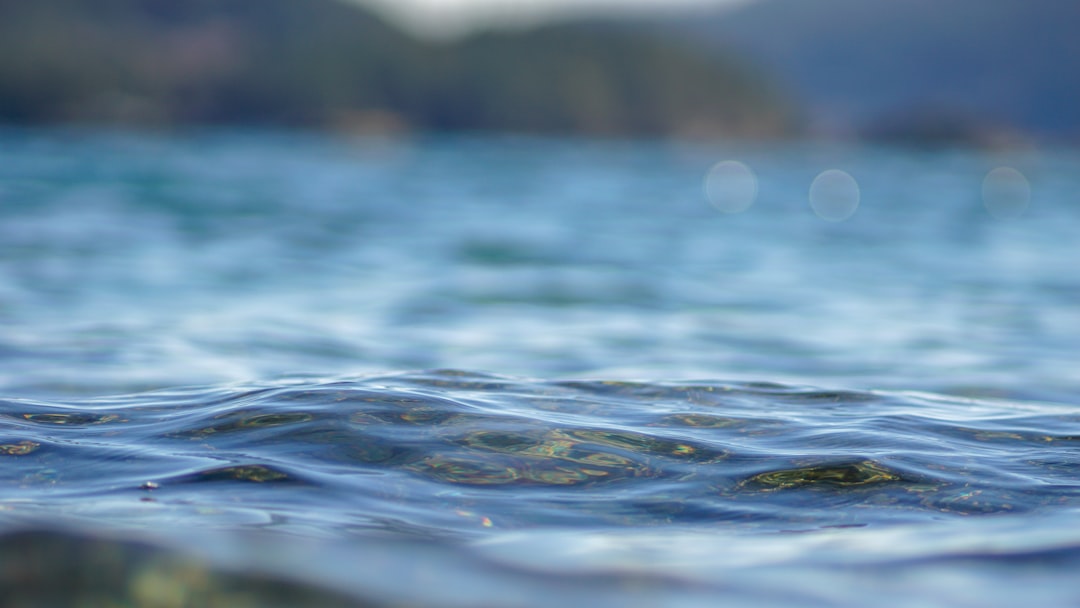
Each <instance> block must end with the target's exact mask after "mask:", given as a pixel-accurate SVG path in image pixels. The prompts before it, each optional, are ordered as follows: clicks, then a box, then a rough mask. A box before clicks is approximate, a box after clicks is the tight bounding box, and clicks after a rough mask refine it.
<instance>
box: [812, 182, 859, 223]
mask: <svg viewBox="0 0 1080 608" xmlns="http://www.w3.org/2000/svg"><path fill="white" fill-rule="evenodd" d="M810 208H811V209H813V210H814V213H815V214H817V216H818V217H820V218H821V219H823V220H827V221H830V222H842V221H844V220H846V219H848V218H849V217H851V216H852V215H853V214H854V213H855V210H856V209H858V208H859V183H858V182H856V181H855V178H854V177H852V176H851V175H850V174H848V173H846V172H844V171H841V170H839V169H829V170H828V171H823V172H821V173H820V174H819V175H818V176H817V177H815V178H814V182H813V183H812V184H810Z"/></svg>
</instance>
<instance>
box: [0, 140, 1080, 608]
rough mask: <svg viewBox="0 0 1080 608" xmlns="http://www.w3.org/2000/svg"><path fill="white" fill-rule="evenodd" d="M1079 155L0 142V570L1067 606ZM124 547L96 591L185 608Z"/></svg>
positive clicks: (456, 591) (1075, 558) (401, 593)
mask: <svg viewBox="0 0 1080 608" xmlns="http://www.w3.org/2000/svg"><path fill="white" fill-rule="evenodd" d="M731 160H734V161H738V162H739V163H741V164H740V165H737V167H738V168H739V169H738V171H744V172H743V173H738V171H736V173H734V174H732V175H734V176H735V177H733V178H731V179H736V180H739V179H741V180H743V181H741V182H738V183H735V184H734V185H732V184H726V185H725V184H720V186H717V184H716V182H715V181H712V180H710V179H708V178H707V176H708V175H710V169H711V168H712V167H714V166H715V165H716V163H718V162H720V161H731ZM724 166H725V167H727V168H729V169H730V168H731V167H735V166H736V165H733V164H731V163H728V164H727V165H724ZM1078 168H1080V154H1078V153H1076V152H1075V151H1072V150H1055V149H1044V150H1013V151H1009V152H1001V151H965V150H914V149H899V148H896V149H891V148H873V147H862V146H855V145H839V144H834V145H823V144H813V145H811V144H792V143H784V144H780V143H772V144H763V143H726V144H715V145H707V144H702V143H676V142H634V141H597V140H577V139H534V138H510V137H503V138H495V137H486V138H485V137H465V136H440V137H434V136H432V137H415V138H410V139H402V140H364V139H362V140H349V139H340V138H331V137H324V136H316V135H310V134H296V133H281V132H222V131H217V132H199V133H189V134H170V135H165V134H157V135H153V134H131V133H121V132H86V131H58V130H52V131H32V130H7V131H2V132H0V363H2V365H0V460H2V461H3V463H4V465H5V467H4V475H3V479H4V483H3V485H2V486H0V524H2V525H3V526H4V530H7V531H8V536H6V537H4V536H0V559H3V555H4V550H5V545H6V547H7V548H8V549H10V550H12V551H13V550H14V549H13V548H14V547H19V550H20V551H23V550H24V549H22V547H23V546H24V545H22V544H19V543H21V542H23V540H20V539H25V538H26V537H23V536H18V535H19V534H20V533H23V534H25V530H28V529H33V530H37V531H38V532H35V534H41V536H30V537H29V538H30V541H29V542H30V545H29V546H34V547H45V546H48V547H52V546H54V545H53V544H51V543H54V542H61V545H62V546H64V547H68V554H69V555H76V553H75V552H74V551H75V549H72V547H80V546H82V545H80V544H79V543H80V542H101V543H108V542H113V543H116V545H110V546H115V547H120V548H123V547H128V546H129V545H125V544H124V543H125V542H128V541H129V540H131V539H133V538H134V539H137V540H138V542H141V543H150V544H151V545H152V546H153V547H155V548H156V550H161V551H164V552H166V553H167V554H169V555H173V554H176V555H190V556H194V557H195V558H198V559H199V560H202V561H203V562H204V563H205V564H209V565H208V566H206V567H208V568H211V569H213V571H214V572H217V573H219V574H220V575H221V576H226V577H228V576H242V575H251V574H257V575H259V576H268V577H271V578H272V579H274V580H278V579H280V580H288V581H292V582H296V583H298V584H301V585H305V586H307V587H308V588H311V589H315V590H317V591H320V590H321V591H325V592H327V593H331V592H332V593H336V594H343V597H345V598H346V602H361V601H370V602H374V603H375V604H376V605H399V604H402V603H410V602H412V603H414V604H420V605H431V606H476V605H490V606H546V605H550V604H555V603H560V602H561V603H564V604H568V605H598V606H603V605H611V606H616V605H618V606H625V605H641V606H654V605H672V606H683V605H685V606H706V605H716V604H717V602H727V603H728V604H729V605H754V606H770V605H777V606H862V605H867V604H869V603H871V602H872V603H874V604H875V605H884V606H927V605H940V606H965V605H970V606H988V605H989V606H992V605H1000V606H1011V605H1018V604H1021V603H1025V604H1026V603H1029V602H1030V603H1035V602H1041V603H1043V604H1046V605H1075V604H1076V603H1078V602H1080V583H1078V582H1076V580H1075V571H1076V567H1077V566H1078V565H1080V531H1078V530H1080V525H1078V524H1080V512H1078V510H1077V509H1078V507H1080V481H1078V473H1080V456H1078V455H1077V452H1076V442H1077V441H1078V440H1080V439H1078V438H1080V374H1078V373H1077V371H1076V370H1077V369H1080V306H1077V304H1078V303H1080V272H1078V271H1077V270H1076V268H1077V259H1078V258H1080V248H1078V245H1077V241H1076V234H1077V229H1078V228H1080V201H1078V200H1077V197H1078V195H1077V194H1076V193H1077V192H1080V171H1078V170H1077V169H1078ZM830 170H839V171H843V172H844V175H845V176H846V177H843V178H842V179H840V178H837V179H838V180H839V181H836V180H834V181H833V182H832V183H831V185H830V184H829V183H827V182H828V180H829V179H832V178H835V177H836V175H837V174H836V173H833V174H826V175H824V176H822V177H821V180H819V181H817V182H815V178H817V177H818V176H820V175H821V174H822V173H823V172H826V171H830ZM745 171H749V172H745ZM711 174H712V175H713V176H714V178H713V179H715V175H716V172H715V171H714V172H713V173H711ZM749 175H753V176H754V178H753V180H750V181H747V180H748V179H749V178H748V177H747V176H749ZM830 175H831V177H830ZM730 177H731V175H729V178H730ZM822 180H823V181H822ZM747 184H749V185H750V186H752V187H748V186H747ZM812 184H815V185H813V186H812ZM821 184H825V185H824V186H820V185H821ZM819 186H820V187H819ZM830 188H832V189H831V190H830ZM718 193H719V194H718ZM747 193H749V195H748V196H749V198H748V199H747V200H746V201H743V203H746V202H747V201H749V204H748V205H749V206H746V205H744V204H740V205H733V204H731V201H730V200H729V201H725V200H723V197H724V196H727V195H731V196H735V195H746V194H747ZM710 199H711V200H710ZM736 207H740V208H741V207H746V208H745V209H742V210H741V212H737V213H736V212H734V211H738V209H736ZM822 216H824V218H827V219H823V217H822ZM841 216H843V217H841ZM830 220H832V221H830ZM101 535H104V538H101ZM85 537H90V538H95V539H98V540H96V541H81V540H79V539H82V538H85ZM5 538H6V539H7V540H6V541H5ZM57 538H59V539H60V540H59V541H57ZM63 543H68V544H66V545H65V544H63ZM94 546H97V545H94ZM117 550H119V549H117ZM99 554H101V552H100V551H99V552H97V553H94V552H91V554H90V555H91V558H88V561H89V562H90V563H84V562H85V561H87V560H83V561H80V562H79V563H78V564H76V565H75V566H72V567H76V568H78V567H82V568H85V569H86V570H87V571H91V572H93V571H94V566H93V563H92V562H93V561H94V559H95V558H93V556H94V555H99ZM109 555H112V553H109ZM101 559H105V558H101ZM144 561H145V560H144ZM49 563H51V562H49ZM134 563H135V564H136V565H129V566H125V568H126V569H124V570H123V574H124V577H126V578H124V579H123V580H125V581H127V582H126V583H120V584H118V586H117V587H116V588H109V593H110V594H112V595H111V596H110V597H111V599H110V600H109V601H110V602H113V604H116V603H118V602H119V603H122V601H121V600H123V598H127V599H126V600H124V601H131V602H132V603H133V604H135V605H139V604H141V605H148V604H150V603H152V602H149V600H148V599H147V596H145V594H146V593H149V591H147V589H154V590H158V591H155V593H156V592H159V591H160V590H161V589H172V590H173V591H172V593H174V594H180V596H174V597H172V598H171V600H170V601H172V602H173V603H166V604H157V605H184V601H181V600H183V598H185V597H186V598H187V600H185V601H187V603H188V604H190V605H196V604H199V603H202V604H204V605H206V602H203V601H196V600H194V599H192V598H193V597H196V596H183V592H181V591H176V589H178V588H188V589H189V590H188V593H195V591H191V589H190V588H193V587H198V585H197V584H196V583H193V582H192V579H191V578H190V577H188V578H183V577H182V576H181V577H179V578H178V579H177V580H180V581H182V584H181V585H180V587H177V585H176V584H173V585H172V586H170V585H169V584H166V583H159V582H155V583H154V584H153V585H147V584H144V583H145V581H146V580H153V581H158V579H157V578H151V579H148V578H147V577H148V576H150V575H148V574H147V573H146V572H145V571H144V570H145V568H144V566H142V565H140V564H141V563H142V562H141V561H138V560H136V562H134ZM140 568H143V569H140ZM45 570H46V572H45V574H41V575H40V576H39V578H40V577H41V576H45V575H46V574H48V572H47V570H48V568H45ZM153 574H154V576H164V575H161V574H160V573H156V571H155V573H153ZM12 576H13V575H4V576H0V584H2V585H5V587H4V589H5V590H6V591H8V592H11V591H12V590H13V589H22V590H23V592H26V593H29V592H28V591H26V590H27V589H30V590H35V589H38V587H35V586H33V585H29V586H28V584H27V583H26V580H27V579H19V578H18V577H15V578H12ZM177 576H178V575H177ZM78 580H82V579H78ZM199 580H203V579H199ZM174 583H175V581H174ZM41 588H42V589H45V588H47V585H46V586H43V587H41ZM80 589H82V591H83V592H87V593H89V592H88V591H86V589H85V588H80ZM76 591H78V590H75V591H72V593H75V592H76ZM140 594H143V595H140ZM176 597H181V600H177V599H176ZM199 597H201V596H199ZM118 598H119V599H118ZM39 599H40V598H39ZM159 599H160V598H159ZM204 599H205V598H204ZM57 602H58V603H57V605H62V604H63V601H60V600H57ZM326 602H329V600H326ZM326 602H324V603H323V604H319V603H318V602H315V601H310V602H307V603H308V604H309V605H331V603H326ZM26 605H40V604H35V603H33V601H32V600H31V601H30V603H28V604H26Z"/></svg>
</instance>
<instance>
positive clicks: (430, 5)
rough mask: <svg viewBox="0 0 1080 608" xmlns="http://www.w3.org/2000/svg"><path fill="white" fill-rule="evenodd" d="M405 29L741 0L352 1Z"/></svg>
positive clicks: (459, 28) (439, 30) (436, 32)
mask: <svg viewBox="0 0 1080 608" xmlns="http://www.w3.org/2000/svg"><path fill="white" fill-rule="evenodd" d="M353 1H354V2H359V3H361V4H366V5H368V6H370V7H372V8H374V9H376V10H378V11H379V12H381V13H382V14H384V15H386V16H387V17H388V18H390V19H392V20H394V21H396V22H398V23H400V24H401V25H403V26H405V27H406V28H408V29H410V30H412V31H414V32H417V33H419V34H422V35H426V36H432V37H437V38H446V37H451V38H452V37H454V36H460V35H462V34H465V33H468V32H469V31H472V30H475V29H478V28H485V27H492V26H495V27H498V26H515V25H530V24H534V23H539V22H543V21H545V20H549V19H558V18H564V17H571V16H575V15H579V16H580V15H616V16H617V15H629V14H634V13H643V12H644V13H647V12H649V11H653V12H657V11H664V10H667V11H671V10H678V9H686V8H694V7H702V6H725V5H734V4H738V3H741V2H745V1H747V0H353Z"/></svg>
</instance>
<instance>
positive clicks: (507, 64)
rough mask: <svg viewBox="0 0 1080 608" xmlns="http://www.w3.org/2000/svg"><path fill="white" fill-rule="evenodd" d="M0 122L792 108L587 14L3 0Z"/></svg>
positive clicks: (717, 114)
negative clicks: (470, 25) (383, 14)
mask: <svg viewBox="0 0 1080 608" xmlns="http://www.w3.org/2000/svg"><path fill="white" fill-rule="evenodd" d="M0 121H3V122H8V123H23V124H25V123H54V122H76V123H121V124H137V125H173V124H191V123H194V124H258V125H284V126H304V127H331V128H338V129H349V130H360V131H387V130H400V129H415V130H459V129H490V130H510V131H528V132H577V133H587V134H628V133H632V134H691V133H693V134H713V135H738V136H763V135H775V134H780V133H784V132H787V131H788V130H789V129H790V128H791V112H790V110H789V108H788V107H787V105H786V103H785V102H784V100H783V99H782V98H781V97H780V96H779V95H777V94H776V93H775V92H773V91H772V90H771V89H770V87H769V86H768V85H767V84H766V83H765V82H764V81H763V80H762V79H761V78H760V77H758V76H757V75H755V74H752V73H750V72H749V71H747V70H745V69H742V68H741V67H739V66H738V65H735V64H734V63H732V62H730V61H728V60H726V59H725V58H717V57H715V56H710V55H708V54H704V53H701V52H694V51H691V50H688V49H685V48H682V46H681V45H679V44H677V43H675V42H674V41H673V40H671V39H662V38H661V37H660V36H657V35H655V34H650V33H647V32H642V31H629V30H619V29H615V28H608V27H603V26H599V25H595V24H594V25H587V24H578V25H571V24H568V25H560V26H551V27H544V28H539V29H533V30H528V31H519V32H506V33H487V34H478V35H474V36H470V37H468V38H465V39H461V40H455V41H431V40H420V39H417V38H415V37H410V36H407V35H406V34H404V33H403V32H402V31H401V30H399V29H396V28H394V27H391V26H390V25H388V24H387V23H386V22H384V21H382V20H381V19H379V18H377V17H376V16H375V15H373V14H372V13H370V12H368V11H367V10H365V9H363V8H362V7H361V6H360V5H358V4H355V3H344V2H339V1H337V0H303V1H301V0H184V1H183V2H177V1H176V0H35V2H25V1H23V0H0Z"/></svg>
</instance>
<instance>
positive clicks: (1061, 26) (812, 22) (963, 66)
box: [674, 0, 1080, 140]
mask: <svg viewBox="0 0 1080 608" xmlns="http://www.w3.org/2000/svg"><path fill="white" fill-rule="evenodd" d="M1078 26H1080V2H1076V0H950V1H945V2H943V1H941V0H874V1H870V2H868V1H867V0H813V1H806V0H756V1H755V2H749V3H746V4H744V5H741V6H739V7H738V8H734V9H728V10H715V11H712V12H706V13H701V14H694V15H693V16H692V17H690V18H685V19H681V20H680V21H678V23H677V25H676V26H675V28H674V31H675V32H676V33H677V35H678V36H679V37H680V38H685V37H687V36H689V37H691V38H693V39H696V40H698V41H699V42H704V43H705V44H706V45H707V46H708V47H710V48H712V49H714V50H719V51H722V52H723V53H725V55H726V54H730V53H735V54H737V55H739V56H740V57H741V58H744V59H746V60H748V61H750V62H753V63H754V64H756V65H757V66H759V67H760V68H761V69H763V70H764V71H766V72H767V73H768V74H770V75H771V76H775V77H776V78H777V79H778V80H779V82H780V84H781V85H782V86H785V87H787V88H788V89H789V90H790V91H792V92H793V93H794V94H795V95H796V96H797V98H798V101H799V102H801V105H802V106H803V107H804V108H805V110H806V112H807V116H806V118H807V119H808V121H810V122H811V123H812V124H814V125H816V128H817V130H818V131H822V132H825V133H827V134H833V135H836V134H841V135H842V134H844V133H845V132H847V131H849V130H853V131H855V132H858V133H860V134H863V135H869V136H874V137H886V138H899V139H904V138H907V139H914V140H928V139H946V140H947V139H960V140H965V139H966V140H971V139H975V140H978V139H985V138H992V137H994V136H995V134H999V135H1000V134H1008V133H1009V132H1023V133H1028V134H1033V135H1034V136H1036V137H1042V138H1068V139H1073V140H1076V139H1080V35H1077V27H1078Z"/></svg>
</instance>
